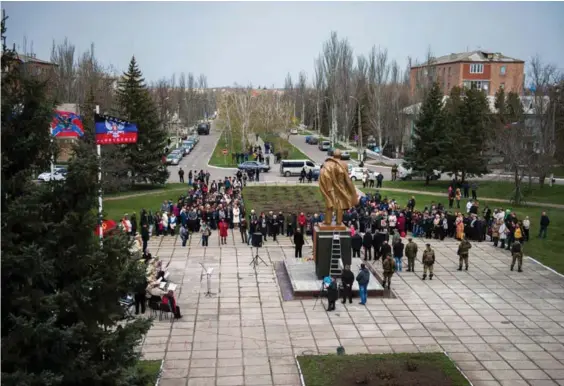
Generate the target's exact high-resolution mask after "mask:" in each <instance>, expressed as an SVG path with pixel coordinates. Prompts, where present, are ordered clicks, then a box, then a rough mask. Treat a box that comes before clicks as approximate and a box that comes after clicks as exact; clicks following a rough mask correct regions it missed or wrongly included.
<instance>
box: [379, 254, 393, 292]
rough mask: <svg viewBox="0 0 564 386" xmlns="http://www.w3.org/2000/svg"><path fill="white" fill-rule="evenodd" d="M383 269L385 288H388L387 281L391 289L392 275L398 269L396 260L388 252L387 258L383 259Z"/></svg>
mask: <svg viewBox="0 0 564 386" xmlns="http://www.w3.org/2000/svg"><path fill="white" fill-rule="evenodd" d="M382 271H383V272H384V282H383V283H382V284H383V286H384V289H385V288H386V283H388V289H390V284H391V282H392V276H393V275H394V272H395V271H396V262H395V261H394V260H393V259H392V255H389V254H388V255H387V256H386V258H385V259H384V260H382Z"/></svg>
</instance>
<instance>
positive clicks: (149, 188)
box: [104, 183, 186, 198]
mask: <svg viewBox="0 0 564 386" xmlns="http://www.w3.org/2000/svg"><path fill="white" fill-rule="evenodd" d="M185 186H186V184H181V183H171V184H164V185H151V184H138V185H133V187H132V188H131V189H128V190H125V191H123V192H116V193H109V194H105V195H104V197H107V198H114V197H121V196H130V195H133V194H141V193H151V192H159V191H168V190H177V189H180V188H183V187H185Z"/></svg>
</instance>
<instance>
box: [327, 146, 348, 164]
mask: <svg viewBox="0 0 564 386" xmlns="http://www.w3.org/2000/svg"><path fill="white" fill-rule="evenodd" d="M333 153H335V149H333V148H332V147H331V148H329V150H327V155H328V156H329V157H332V156H333ZM341 159H342V160H343V161H348V160H350V159H351V154H350V153H349V152H348V151H346V150H342V151H341Z"/></svg>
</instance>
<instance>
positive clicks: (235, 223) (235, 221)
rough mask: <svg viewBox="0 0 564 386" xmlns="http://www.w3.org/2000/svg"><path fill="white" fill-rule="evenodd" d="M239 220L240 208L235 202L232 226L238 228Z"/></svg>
mask: <svg viewBox="0 0 564 386" xmlns="http://www.w3.org/2000/svg"><path fill="white" fill-rule="evenodd" d="M240 222H241V209H239V206H238V205H237V204H235V205H234V206H233V228H235V229H237V228H239V223H240Z"/></svg>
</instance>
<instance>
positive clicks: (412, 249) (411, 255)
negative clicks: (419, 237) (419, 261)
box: [405, 237, 417, 272]
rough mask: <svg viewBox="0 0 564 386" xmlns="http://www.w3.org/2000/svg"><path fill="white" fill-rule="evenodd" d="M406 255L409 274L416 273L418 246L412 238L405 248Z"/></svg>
mask: <svg viewBox="0 0 564 386" xmlns="http://www.w3.org/2000/svg"><path fill="white" fill-rule="evenodd" d="M405 255H406V256H407V272H415V258H416V257H417V244H415V243H414V242H413V239H412V238H411V237H410V238H409V242H408V243H407V245H406V246H405Z"/></svg>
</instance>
